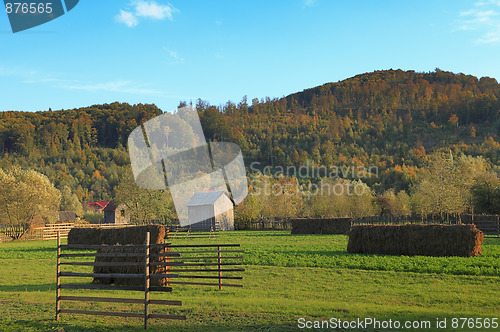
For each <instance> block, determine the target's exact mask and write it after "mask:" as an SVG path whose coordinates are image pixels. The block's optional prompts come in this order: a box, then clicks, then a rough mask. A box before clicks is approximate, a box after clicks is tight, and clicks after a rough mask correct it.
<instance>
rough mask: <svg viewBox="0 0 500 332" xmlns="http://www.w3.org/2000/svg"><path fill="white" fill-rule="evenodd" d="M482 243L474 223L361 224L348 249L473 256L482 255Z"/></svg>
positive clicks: (408, 253)
mask: <svg viewBox="0 0 500 332" xmlns="http://www.w3.org/2000/svg"><path fill="white" fill-rule="evenodd" d="M482 243H483V232H481V231H480V230H478V229H477V228H476V226H475V225H441V224H428V225H421V224H417V225H415V224H407V225H360V226H353V227H352V228H351V230H350V232H349V242H348V244H347V252H349V253H359V254H382V255H408V256H413V255H422V256H462V257H470V256H478V255H480V254H481V244H482Z"/></svg>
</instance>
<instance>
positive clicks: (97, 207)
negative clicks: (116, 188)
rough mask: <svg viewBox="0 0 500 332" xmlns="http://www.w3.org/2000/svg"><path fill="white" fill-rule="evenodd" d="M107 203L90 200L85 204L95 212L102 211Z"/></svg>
mask: <svg viewBox="0 0 500 332" xmlns="http://www.w3.org/2000/svg"><path fill="white" fill-rule="evenodd" d="M108 204H109V202H90V203H87V206H88V207H89V208H90V209H92V210H94V212H95V213H103V210H104V208H105V207H106V206H107V205H108Z"/></svg>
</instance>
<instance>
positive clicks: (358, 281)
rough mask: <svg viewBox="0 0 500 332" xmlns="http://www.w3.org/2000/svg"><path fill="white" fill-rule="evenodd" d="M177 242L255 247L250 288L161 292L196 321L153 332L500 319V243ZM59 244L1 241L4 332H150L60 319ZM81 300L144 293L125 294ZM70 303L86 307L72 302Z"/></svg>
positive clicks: (0, 324)
mask: <svg viewBox="0 0 500 332" xmlns="http://www.w3.org/2000/svg"><path fill="white" fill-rule="evenodd" d="M169 242H172V243H176V244H192V243H200V244H202V243H214V242H217V243H240V244H241V245H242V249H244V250H245V255H244V256H245V269H246V271H245V272H244V273H243V276H244V279H243V280H242V283H243V285H244V288H224V289H222V290H217V289H216V288H211V287H206V286H205V287H204V286H176V287H174V291H173V292H172V293H166V294H156V293H155V294H153V295H152V298H153V299H171V300H181V301H182V302H183V306H182V307H160V306H156V307H154V306H152V307H151V308H152V309H153V311H155V310H162V312H166V311H168V312H169V313H182V314H185V315H186V316H187V320H186V321H162V320H152V321H151V322H150V330H152V331H155V330H158V331H160V330H162V331H164V330H169V331H193V330H194V331H198V330H203V331H226V330H231V331H233V330H256V329H257V330H260V331H289V330H293V329H295V330H298V328H297V321H298V319H299V318H301V317H302V318H305V319H307V320H327V319H330V318H339V319H342V320H351V319H356V318H365V317H373V318H376V319H378V320H388V319H392V320H400V321H405V320H418V321H432V322H435V321H436V318H439V319H444V318H446V319H448V321H450V320H451V319H452V318H453V317H482V318H487V317H488V318H493V317H498V318H500V287H499V286H500V239H492V238H488V239H485V243H484V244H483V254H482V255H481V256H479V257H470V258H465V257H421V256H415V257H405V256H401V257H400V256H383V255H358V254H348V253H347V252H346V246H347V237H346V236H344V235H290V233H289V232H271V231H269V232H268V231H253V232H252V231H239V232H225V233H220V234H219V235H218V238H217V239H216V240H214V239H180V238H179V239H172V240H170V241H169ZM55 247H56V246H55V241H29V242H10V243H1V244H0V271H1V272H0V330H1V331H49V330H54V331H141V330H143V329H142V321H141V320H140V319H136V318H117V317H95V316H81V315H80V316H79V315H68V314H66V315H65V314H62V315H61V320H60V321H59V322H56V321H55V320H54V311H55V304H54V303H55V299H54V297H55V270H56V266H55V263H56V262H55V258H56V248H55ZM62 294H63V295H64V294H65V292H64V290H63V292H62ZM71 294H88V295H89V296H100V295H103V296H104V294H106V296H108V295H111V296H116V297H127V296H128V297H130V296H134V297H137V298H141V297H142V296H143V294H142V293H134V292H123V291H112V292H111V291H102V292H99V293H96V292H95V291H75V292H71ZM64 306H65V307H66V308H70V307H71V308H76V307H78V308H82V307H83V306H81V305H79V304H77V303H70V302H65V303H64ZM88 308H92V309H110V308H112V309H117V310H122V311H134V310H135V311H137V312H140V311H141V307H140V306H139V305H122V304H92V305H89V306H88ZM157 312H159V311H157ZM465 330H468V331H470V329H465ZM490 330H491V329H490Z"/></svg>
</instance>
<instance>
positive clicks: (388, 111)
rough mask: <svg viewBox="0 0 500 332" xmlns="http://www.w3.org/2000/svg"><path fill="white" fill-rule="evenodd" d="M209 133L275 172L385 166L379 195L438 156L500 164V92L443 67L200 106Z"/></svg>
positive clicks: (406, 182) (403, 184) (491, 83)
mask: <svg viewBox="0 0 500 332" xmlns="http://www.w3.org/2000/svg"><path fill="white" fill-rule="evenodd" d="M198 108H199V109H200V110H201V111H202V119H203V123H204V128H205V130H206V132H207V133H208V134H209V135H210V137H211V138H212V139H214V138H215V139H219V138H221V137H223V138H224V139H226V140H227V139H230V140H233V141H235V142H237V143H239V144H240V145H241V146H242V147H243V148H244V149H245V152H246V153H245V155H246V156H247V158H248V159H252V160H258V161H260V162H262V163H265V164H267V165H271V164H273V163H274V165H291V164H293V165H296V166H298V165H304V164H305V163H307V161H309V163H310V164H313V165H337V166H342V165H365V166H369V165H375V166H379V167H380V170H381V177H380V179H378V180H376V183H371V185H375V189H376V188H377V187H378V188H381V189H382V188H389V187H395V188H396V189H408V187H409V186H410V185H411V184H412V182H413V181H415V180H416V178H417V177H418V174H419V172H420V171H421V169H420V168H421V167H423V166H425V163H426V161H427V155H428V154H429V153H431V152H433V151H436V150H442V151H446V152H449V150H450V149H451V150H452V152H454V153H455V154H460V153H467V154H471V155H484V156H485V157H486V158H487V159H489V160H490V161H491V162H493V163H494V164H495V165H496V164H498V162H499V159H498V158H499V154H498V152H499V148H500V145H499V144H498V140H499V139H498V134H499V130H500V85H499V84H498V82H497V81H496V80H495V79H492V78H486V77H483V78H481V79H478V78H476V77H474V76H469V75H464V74H453V73H450V72H444V71H441V70H439V69H437V70H436V71H435V72H431V73H416V72H414V71H407V72H405V71H401V70H387V71H378V72H373V73H367V74H362V75H358V76H355V77H353V78H350V79H347V80H344V81H341V82H337V83H328V84H325V85H322V86H319V87H315V88H312V89H308V90H304V91H303V92H299V93H296V94H292V95H290V96H287V97H285V98H281V99H274V100H270V99H265V100H260V101H259V100H257V99H254V100H253V101H252V102H251V105H248V107H247V105H246V100H243V101H242V102H240V103H239V104H238V105H235V104H232V103H227V104H226V105H225V106H224V107H223V109H222V110H221V112H218V109H217V108H215V107H210V106H208V105H206V104H205V103H203V102H201V101H199V102H198Z"/></svg>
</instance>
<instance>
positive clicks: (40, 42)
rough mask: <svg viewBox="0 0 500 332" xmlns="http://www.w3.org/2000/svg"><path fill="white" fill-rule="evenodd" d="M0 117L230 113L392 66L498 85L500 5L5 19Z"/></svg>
mask: <svg viewBox="0 0 500 332" xmlns="http://www.w3.org/2000/svg"><path fill="white" fill-rule="evenodd" d="M0 41H1V42H0V45H1V46H0V47H1V51H0V91H1V92H0V110H3V111H5V110H20V111H37V110H47V109H48V108H49V107H50V108H52V109H53V110H58V109H63V108H64V109H67V108H74V107H82V106H89V105H93V104H101V103H111V102H114V101H120V102H128V103H131V104H135V103H155V104H156V105H158V106H159V107H160V108H162V109H163V110H164V111H170V110H173V109H175V108H176V106H177V105H178V103H179V101H180V100H187V101H189V100H193V101H195V100H196V99H197V98H202V99H204V100H207V101H208V102H210V103H211V104H215V105H220V104H224V103H225V102H226V101H228V100H232V101H234V102H239V101H240V100H241V98H242V97H243V96H244V95H248V99H249V100H251V99H252V98H259V99H260V98H263V97H266V96H269V97H271V98H274V97H282V96H285V95H288V94H290V93H294V92H297V91H302V90H303V89H307V88H311V87H314V86H317V85H321V84H324V83H328V82H336V81H339V80H343V79H346V78H349V77H352V76H354V75H357V74H361V73H364V72H370V71H374V70H382V69H390V68H393V69H397V68H400V69H403V70H409V69H412V70H416V71H433V70H434V69H435V68H436V67H438V68H440V69H442V70H448V71H453V72H463V73H465V74H472V75H475V76H478V77H481V76H489V77H494V78H496V79H497V80H499V81H500V61H499V60H500V55H499V54H500V0H494V1H490V0H476V1H457V0H455V1H435V0H434V1H424V0H421V1H384V0H381V1H347V0H346V1H333V0H289V1H258V0H252V1H243V0H241V1H234V0H228V1H180V0H171V1H170V2H169V1H164V0H155V1H143V0H133V1H130V0H113V1H111V0H105V1H103V0H81V1H80V3H79V4H78V5H77V6H76V7H75V8H74V9H73V10H72V11H70V12H68V13H67V14H66V15H64V16H61V17H59V18H58V19H56V20H54V21H51V22H49V23H46V24H44V25H41V26H38V27H35V28H33V29H30V30H26V31H23V32H18V33H16V34H13V33H12V32H11V30H10V25H9V21H8V18H7V15H6V13H5V12H1V13H0Z"/></svg>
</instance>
